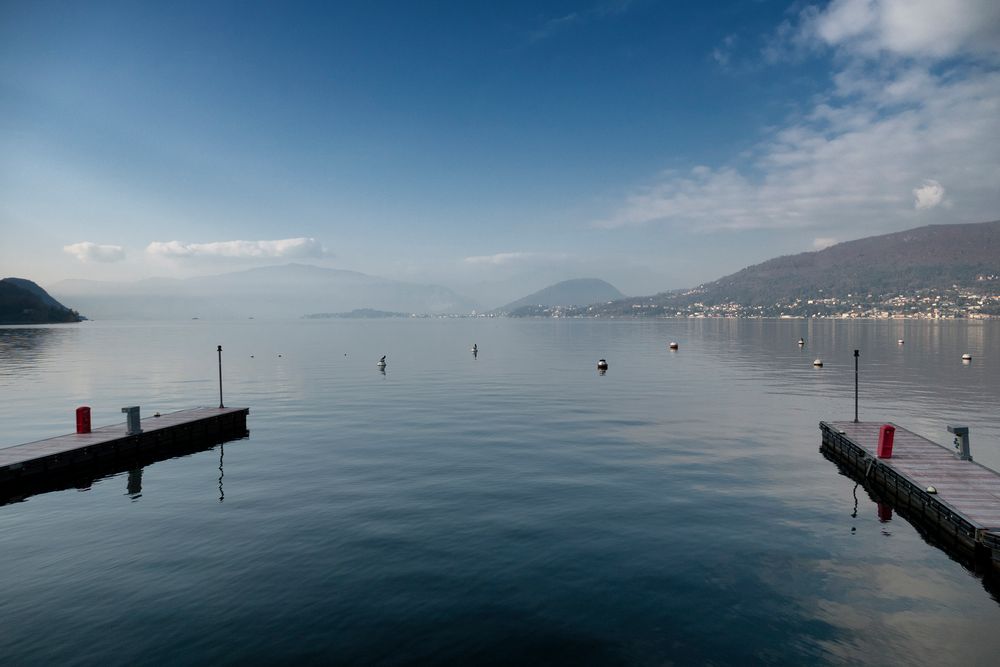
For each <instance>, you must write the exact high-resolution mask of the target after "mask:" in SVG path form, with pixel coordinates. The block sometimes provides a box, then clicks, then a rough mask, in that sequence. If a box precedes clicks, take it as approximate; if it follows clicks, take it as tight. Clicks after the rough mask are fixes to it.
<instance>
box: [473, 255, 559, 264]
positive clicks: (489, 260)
mask: <svg viewBox="0 0 1000 667" xmlns="http://www.w3.org/2000/svg"><path fill="white" fill-rule="evenodd" d="M568 258H569V255H567V254H565V253H549V252H498V253H496V254H495V255H477V256H474V257H466V258H465V259H463V260H462V262H463V263H464V264H469V265H472V266H507V265H510V264H525V263H540V262H559V261H565V260H566V259H568Z"/></svg>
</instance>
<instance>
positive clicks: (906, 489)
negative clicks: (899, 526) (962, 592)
mask: <svg viewBox="0 0 1000 667" xmlns="http://www.w3.org/2000/svg"><path fill="white" fill-rule="evenodd" d="M882 425H883V423H882V422H859V423H855V422H851V421H844V422H820V424H819V428H820V430H821V431H822V433H823V445H822V450H823V451H824V452H825V453H826V454H827V456H828V457H829V458H831V459H832V460H833V461H835V462H837V463H840V464H841V465H842V466H844V468H845V469H846V471H847V472H848V473H850V475H851V476H852V477H854V478H855V479H857V480H858V481H859V482H860V483H862V484H864V486H865V487H866V488H868V489H869V490H871V491H873V492H874V493H876V494H877V495H879V496H883V497H885V498H886V499H887V500H888V501H889V502H890V504H891V505H892V506H894V507H895V508H896V509H897V510H898V511H899V512H900V514H902V515H903V516H905V517H906V518H907V519H909V520H911V522H913V523H915V524H917V525H918V527H919V528H920V529H921V530H922V531H925V532H926V534H927V535H928V537H930V538H932V539H934V540H935V541H940V542H942V543H943V544H946V545H950V546H955V547H957V548H958V549H959V550H960V551H962V552H964V554H965V555H970V556H972V557H974V558H975V560H976V561H978V562H983V561H988V562H989V563H990V565H991V567H992V571H993V573H994V574H1000V473H997V472H996V471H994V470H991V469H989V468H987V467H985V466H982V465H980V464H978V463H975V462H974V461H970V460H962V459H960V458H958V457H957V456H956V455H955V454H954V453H953V452H952V450H950V449H948V448H946V447H944V446H942V445H939V444H937V443H935V442H932V441H931V440H928V439H927V438H924V437H922V436H919V435H917V434H916V433H913V432H911V431H908V430H906V429H904V428H901V427H899V426H896V425H895V424H891V423H890V425H891V426H893V427H894V428H895V429H896V432H895V437H894V442H893V446H892V456H891V458H886V459H880V458H878V457H877V456H876V449H877V446H878V437H879V429H880V428H881V427H882ZM929 487H931V488H933V489H934V490H935V491H936V493H934V492H929V491H928V488H929Z"/></svg>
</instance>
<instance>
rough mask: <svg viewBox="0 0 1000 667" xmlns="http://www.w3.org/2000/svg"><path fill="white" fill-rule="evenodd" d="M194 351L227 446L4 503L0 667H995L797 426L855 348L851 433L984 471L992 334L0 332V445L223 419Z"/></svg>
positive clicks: (340, 326) (571, 325) (999, 368)
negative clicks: (966, 449)
mask: <svg viewBox="0 0 1000 667" xmlns="http://www.w3.org/2000/svg"><path fill="white" fill-rule="evenodd" d="M799 336H802V337H804V338H805V339H806V341H807V344H806V347H805V349H800V348H799V347H798V346H797V345H796V340H797V339H798V338H799ZM899 338H903V339H905V341H906V342H905V345H901V346H900V345H897V343H896V341H897V339H899ZM671 340H675V341H677V342H678V343H679V344H680V349H679V351H677V352H671V351H669V350H668V349H667V343H668V342H669V341H671ZM473 343H476V344H478V346H479V350H480V353H479V355H478V358H473V356H472V354H471V353H470V351H469V349H470V347H471V346H472V344H473ZM218 344H221V345H223V347H224V352H223V355H224V367H225V392H226V404H227V405H228V406H249V407H250V408H251V413H250V419H249V429H250V437H249V438H248V439H245V440H239V441H235V442H231V443H228V444H226V445H224V446H222V447H219V446H217V447H215V448H214V449H211V450H207V451H203V452H199V453H196V454H191V455H188V456H184V457H179V458H174V459H170V460H166V461H161V462H158V463H154V464H152V465H149V466H147V467H146V468H145V469H143V470H142V472H141V489H139V488H138V486H137V482H139V481H140V480H139V479H137V474H136V473H133V475H132V479H131V482H130V480H129V474H128V473H122V474H117V475H113V476H110V477H106V478H104V479H100V480H98V481H97V482H95V483H94V484H93V485H92V486H90V487H89V488H86V489H70V490H65V491H57V492H51V493H46V494H41V495H35V496H32V497H30V498H28V499H27V500H26V501H24V502H17V503H12V504H7V505H4V506H0V545H2V549H0V554H2V555H0V590H2V591H3V594H2V595H0V619H2V621H0V656H2V657H0V662H2V663H5V664H11V665H30V664H45V665H50V664H100V665H109V664H120V665H134V664H157V663H173V664H184V665H188V664H213V665H214V664H301V663H313V664H401V663H452V664H455V663H464V664H481V663H546V664H656V665H660V664H671V663H677V664H691V663H695V664H702V663H715V664H757V663H769V664H789V665H804V664H824V663H826V664H842V663H844V662H846V661H852V662H853V661H861V662H864V663H868V664H893V665H897V664H935V665H936V664H970V665H973V664H982V665H986V664H990V665H992V664H996V660H997V655H998V654H1000V633H998V632H997V630H998V629H1000V599H998V597H997V596H996V594H995V593H991V592H990V590H995V588H993V587H992V585H991V586H989V587H988V586H986V585H984V582H983V580H982V579H981V578H980V577H979V576H977V575H976V574H974V573H973V572H971V571H969V570H968V569H966V568H965V567H964V566H963V565H962V564H960V563H958V562H956V561H955V560H953V559H952V558H950V557H949V556H948V555H947V554H946V553H944V552H943V551H941V550H939V549H938V548H936V547H934V546H931V545H929V544H927V543H926V542H925V541H924V540H923V539H922V538H921V536H920V534H919V533H918V532H917V531H916V530H915V529H914V528H913V527H911V526H910V525H909V524H908V523H907V522H906V521H905V520H904V519H902V518H900V517H899V516H898V515H897V516H896V517H895V518H893V519H892V520H891V521H888V522H884V523H883V522H880V521H879V520H878V517H877V514H876V505H875V503H874V502H873V501H872V500H871V499H870V498H869V497H868V495H867V494H866V493H865V492H864V490H863V489H855V484H854V482H853V481H851V480H850V479H848V478H846V477H844V476H842V475H840V474H839V473H838V470H837V467H836V466H835V465H834V464H833V463H831V462H829V461H827V460H826V459H825V458H823V456H822V455H821V454H820V453H819V451H818V450H819V445H820V432H819V429H818V427H817V426H818V422H819V421H820V420H821V419H850V418H853V409H854V399H853V383H854V366H853V357H852V351H853V349H854V348H860V349H861V355H862V356H861V418H862V419H864V420H892V421H895V422H896V423H898V424H901V425H904V426H906V427H908V428H910V429H911V430H914V431H917V432H919V433H921V434H923V435H926V436H928V437H931V438H932V439H934V440H936V441H938V442H941V443H948V442H950V438H949V435H948V434H947V432H946V430H945V426H946V425H947V424H948V423H956V422H957V423H963V424H967V425H969V426H970V427H971V434H972V451H973V455H974V456H975V457H976V460H978V461H980V462H982V463H984V464H985V465H988V466H990V467H992V468H994V469H1000V422H998V420H997V414H998V412H1000V405H998V403H1000V322H993V323H982V322H939V323H934V322H902V321H897V322H884V321H883V322H875V321H868V322H836V321H812V322H810V321H737V320H666V321H660V322H625V321H599V322H598V321H558V320H555V321H553V320H539V321H516V320H453V321H442V320H387V321H290V322H265V321H259V320H254V321H244V322H228V323H226V322H211V321H207V320H201V321H192V322H183V323H153V324H150V323H100V322H89V323H84V324H80V325H75V326H56V327H42V328H6V329H0V447H2V446H10V445H14V444H19V443H21V442H27V441H31V440H37V439H41V438H46V437H50V436H53V435H59V434H62V433H68V432H70V431H72V430H73V425H74V422H73V411H74V409H75V408H76V407H77V406H78V405H90V406H91V407H92V409H93V420H94V424H95V426H96V425H105V424H110V423H119V422H121V421H123V420H122V414H121V412H120V408H121V407H122V406H125V405H133V404H139V405H141V406H142V409H143V414H144V415H147V416H148V415H151V414H152V413H153V412H154V411H160V412H166V411H170V410H175V409H182V408H188V407H194V406H197V405H215V404H217V401H218V395H217V384H216V383H217V377H216V372H217V370H216V351H215V350H216V345H218ZM964 352H969V353H971V354H972V355H973V356H974V361H973V362H972V363H971V364H963V363H962V362H961V361H960V357H961V355H962V353H964ZM382 354H386V355H388V367H387V368H386V372H385V374H382V373H380V372H379V370H378V369H377V368H376V366H375V362H376V361H377V360H378V358H379V357H380V356H381V355H382ZM602 357H603V358H606V359H607V360H608V362H609V364H610V370H609V371H608V373H607V374H606V375H604V376H601V375H599V374H598V373H597V371H596V368H595V364H596V361H597V359H599V358H602ZM816 357H821V358H822V359H823V360H824V362H825V366H824V367H823V368H822V369H815V368H813V367H812V360H813V359H814V358H816Z"/></svg>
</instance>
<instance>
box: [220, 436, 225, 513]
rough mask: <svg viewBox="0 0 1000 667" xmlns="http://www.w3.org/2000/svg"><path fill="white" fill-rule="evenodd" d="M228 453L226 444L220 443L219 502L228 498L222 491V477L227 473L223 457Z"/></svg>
mask: <svg viewBox="0 0 1000 667" xmlns="http://www.w3.org/2000/svg"><path fill="white" fill-rule="evenodd" d="M225 455H226V445H225V443H222V444H220V445H219V502H220V503H221V502H223V501H224V500H225V499H226V494H225V493H223V491H222V478H223V477H225V475H226V473H225V472H224V471H223V470H222V459H223V457H224V456H225Z"/></svg>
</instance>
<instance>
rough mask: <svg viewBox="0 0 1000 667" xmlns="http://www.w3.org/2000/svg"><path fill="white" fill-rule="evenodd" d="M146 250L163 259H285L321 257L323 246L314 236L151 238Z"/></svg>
mask: <svg viewBox="0 0 1000 667" xmlns="http://www.w3.org/2000/svg"><path fill="white" fill-rule="evenodd" d="M146 252H147V253H148V254H150V255H154V256H157V257H167V258H197V257H226V258H236V259H273V258H281V259H289V258H302V257H322V256H323V255H324V250H323V245H322V244H321V243H320V242H319V241H317V240H316V239H314V238H296V239H279V240H276V241H217V242H214V243H182V242H180V241H153V242H152V243H150V244H149V245H148V246H147V247H146Z"/></svg>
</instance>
